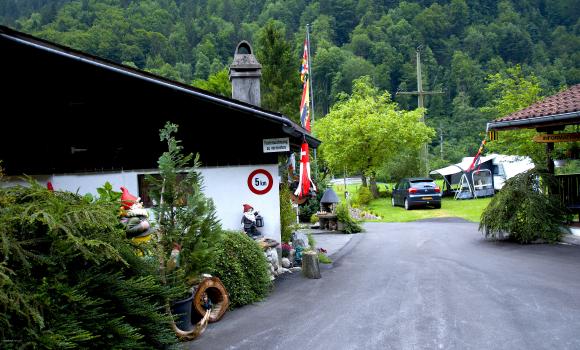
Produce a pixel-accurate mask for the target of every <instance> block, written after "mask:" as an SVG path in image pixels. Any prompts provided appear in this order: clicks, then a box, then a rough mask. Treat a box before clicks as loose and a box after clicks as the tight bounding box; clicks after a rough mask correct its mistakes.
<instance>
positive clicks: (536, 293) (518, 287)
mask: <svg viewBox="0 0 580 350" xmlns="http://www.w3.org/2000/svg"><path fill="white" fill-rule="evenodd" d="M365 228H366V233H364V234H362V235H361V236H359V237H357V238H356V239H353V240H351V243H349V246H347V249H346V251H342V252H341V257H340V258H339V260H338V261H336V262H335V263H334V267H333V268H332V269H327V270H323V271H322V279H319V280H308V279H305V278H303V277H302V276H301V275H294V276H291V277H288V278H285V279H284V280H281V281H278V283H277V284H276V287H275V289H274V291H273V293H272V294H271V296H270V297H269V298H268V299H267V300H265V301H264V302H261V303H257V304H255V305H249V306H245V307H243V308H241V309H238V310H235V311H233V312H228V313H227V314H226V315H225V316H224V318H223V319H222V320H221V321H220V322H218V323H215V324H211V325H210V326H209V327H208V329H207V330H206V332H205V333H204V334H203V335H202V336H201V338H200V339H198V340H196V341H194V342H190V343H187V344H184V345H185V347H186V348H188V349H285V350H287V349H294V348H298V349H325V350H326V349H580V247H579V246H569V245H529V246H521V245H517V244H513V243H503V242H489V241H485V240H483V239H482V237H481V234H480V233H479V232H477V225H476V224H473V223H467V222H463V221H461V220H442V221H433V222H415V223H369V224H366V225H365Z"/></svg>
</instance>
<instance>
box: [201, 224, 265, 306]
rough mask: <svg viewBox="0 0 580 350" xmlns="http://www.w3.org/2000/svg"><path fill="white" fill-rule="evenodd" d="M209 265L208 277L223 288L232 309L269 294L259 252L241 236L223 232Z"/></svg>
mask: <svg viewBox="0 0 580 350" xmlns="http://www.w3.org/2000/svg"><path fill="white" fill-rule="evenodd" d="M212 263H213V267H212V269H211V273H212V274H213V275H215V276H217V277H219V278H220V279H221V281H222V283H223V284H224V286H225V287H226V290H227V291H228V293H229V295H230V306H231V307H232V308H235V307H238V306H243V305H246V304H251V303H254V302H256V301H260V300H262V299H264V298H265V297H266V296H267V295H268V293H269V292H270V289H271V285H272V283H271V281H270V274H269V272H268V271H269V265H268V261H267V260H266V257H265V256H264V252H263V250H262V248H261V247H260V246H259V245H258V244H257V243H256V241H254V240H253V239H252V238H250V237H248V235H246V234H245V233H243V232H239V231H226V232H225V233H224V234H223V236H222V239H221V240H220V241H219V242H218V244H217V247H216V253H215V256H214V258H213V261H212Z"/></svg>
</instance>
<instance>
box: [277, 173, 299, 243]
mask: <svg viewBox="0 0 580 350" xmlns="http://www.w3.org/2000/svg"><path fill="white" fill-rule="evenodd" d="M295 226H296V211H295V209H294V208H293V207H292V193H291V192H290V189H289V188H288V186H287V185H285V184H283V185H282V186H281V187H280V230H281V231H282V232H281V236H282V242H290V241H291V240H292V231H293V230H294V227H295Z"/></svg>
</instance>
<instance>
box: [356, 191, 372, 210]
mask: <svg viewBox="0 0 580 350" xmlns="http://www.w3.org/2000/svg"><path fill="white" fill-rule="evenodd" d="M372 200H373V194H372V193H371V190H370V189H369V188H368V187H365V186H360V187H359V188H358V189H357V191H356V195H355V197H354V202H355V203H356V204H358V205H359V206H362V205H367V204H369V203H370V202H371V201H372Z"/></svg>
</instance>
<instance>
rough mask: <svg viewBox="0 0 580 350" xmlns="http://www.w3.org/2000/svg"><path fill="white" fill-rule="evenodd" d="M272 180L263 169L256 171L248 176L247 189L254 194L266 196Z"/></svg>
mask: <svg viewBox="0 0 580 350" xmlns="http://www.w3.org/2000/svg"><path fill="white" fill-rule="evenodd" d="M273 184H274V179H273V178H272V174H270V172H269V171H268V170H265V169H256V170H254V171H252V172H251V173H250V175H249V176H248V188H249V189H250V191H252V192H253V193H255V194H259V195H262V194H266V193H268V192H270V190H271V189H272V185H273Z"/></svg>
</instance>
